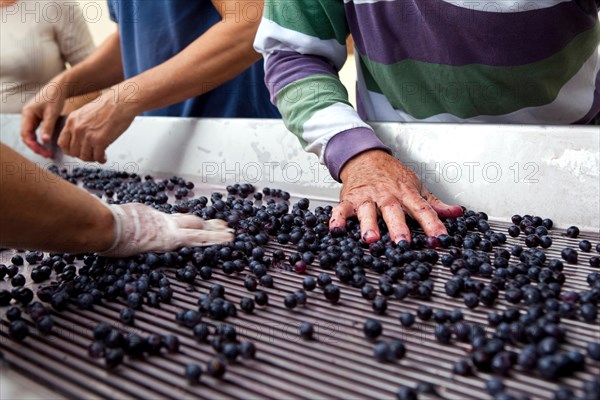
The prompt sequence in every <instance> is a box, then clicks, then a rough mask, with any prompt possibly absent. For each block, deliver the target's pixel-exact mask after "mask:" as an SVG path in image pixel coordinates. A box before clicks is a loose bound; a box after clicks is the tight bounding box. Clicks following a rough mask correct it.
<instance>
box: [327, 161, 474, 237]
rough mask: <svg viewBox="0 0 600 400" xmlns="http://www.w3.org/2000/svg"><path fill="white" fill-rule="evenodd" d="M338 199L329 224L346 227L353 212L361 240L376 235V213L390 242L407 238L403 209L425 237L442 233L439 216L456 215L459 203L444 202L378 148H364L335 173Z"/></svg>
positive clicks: (460, 213)
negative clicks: (357, 221)
mask: <svg viewBox="0 0 600 400" xmlns="http://www.w3.org/2000/svg"><path fill="white" fill-rule="evenodd" d="M340 177H341V180H342V182H343V187H342V191H341V193H340V204H339V205H338V206H336V207H335V208H334V209H333V212H332V214H331V219H330V221H329V229H330V230H331V229H333V228H335V227H344V226H346V220H347V219H348V218H350V217H352V216H357V217H358V219H359V221H360V232H361V237H362V238H363V240H364V241H365V242H366V243H374V242H376V241H378V240H379V239H380V238H381V234H380V232H379V228H378V227H377V215H378V212H380V213H381V215H382V217H383V219H384V221H385V223H386V225H387V227H388V230H389V233H390V237H391V238H392V240H393V241H394V242H396V243H397V242H399V241H400V240H406V241H408V242H410V240H411V236H410V230H409V228H408V226H407V225H406V218H405V216H404V213H406V214H408V215H410V216H411V217H412V218H413V219H415V220H416V221H417V222H418V223H419V224H420V225H421V227H422V228H423V230H424V231H425V234H426V235H427V236H439V235H442V234H446V233H448V232H447V231H446V227H445V226H444V224H443V223H442V222H441V221H440V218H455V217H459V216H460V215H462V208H461V207H460V206H449V205H447V204H444V203H442V202H441V201H440V200H438V199H437V198H436V197H435V196H434V195H432V194H431V192H429V191H428V190H427V189H426V188H425V187H424V186H423V185H422V184H421V182H420V180H419V178H418V177H417V176H416V175H415V173H414V172H413V171H411V170H410V169H409V168H408V167H406V166H405V165H403V164H402V163H401V162H400V161H398V160H397V159H396V158H394V157H393V156H391V155H389V154H388V153H386V152H385V151H382V150H370V151H365V152H364V153H361V154H359V155H357V156H356V157H354V158H352V159H351V160H350V161H348V162H347V163H346V164H345V165H344V167H343V168H342V171H341V173H340Z"/></svg>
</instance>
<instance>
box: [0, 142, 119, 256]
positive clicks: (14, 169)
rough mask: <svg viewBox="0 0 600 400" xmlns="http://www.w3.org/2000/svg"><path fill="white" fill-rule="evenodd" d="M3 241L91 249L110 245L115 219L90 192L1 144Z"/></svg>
mask: <svg viewBox="0 0 600 400" xmlns="http://www.w3.org/2000/svg"><path fill="white" fill-rule="evenodd" d="M0 164H1V169H2V174H1V176H0V183H1V186H2V191H1V192H0V245H1V246H2V247H13V248H27V249H32V250H33V249H36V250H37V249H39V250H55V251H64V252H87V251H98V250H106V249H108V248H109V247H110V246H111V244H112V243H113V240H114V227H113V225H114V220H113V216H112V213H111V212H110V210H109V209H108V207H106V206H104V205H103V204H102V203H101V202H100V201H99V200H98V199H96V198H94V197H93V196H92V195H90V194H89V193H87V192H85V191H84V190H82V189H79V188H77V187H76V186H74V185H72V184H71V183H69V182H67V181H65V180H63V179H62V178H60V177H58V176H55V175H54V174H52V173H51V172H49V171H47V170H43V169H41V168H40V167H38V166H37V165H36V164H34V163H32V162H31V161H29V160H27V159H26V158H24V157H23V156H21V155H20V154H18V153H16V152H15V151H14V150H12V149H11V148H9V147H7V146H5V145H4V144H0Z"/></svg>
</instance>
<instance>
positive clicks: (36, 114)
mask: <svg viewBox="0 0 600 400" xmlns="http://www.w3.org/2000/svg"><path fill="white" fill-rule="evenodd" d="M65 100H66V90H65V89H64V88H62V87H61V86H60V85H59V84H57V83H55V82H51V83H49V84H48V85H46V86H45V87H44V88H43V89H42V90H40V91H39V92H38V93H37V94H36V95H35V96H34V98H33V99H31V100H30V101H29V102H28V103H27V104H26V105H25V107H23V111H22V112H21V117H22V118H21V139H22V140H23V142H24V143H25V144H26V145H27V147H29V148H30V149H31V150H33V152H34V153H36V154H38V155H40V156H42V157H46V158H50V157H52V155H53V154H52V152H51V151H50V150H48V149H46V148H45V147H44V146H43V145H42V142H43V143H50V140H51V139H52V134H53V133H54V127H55V126H56V121H57V120H58V117H60V113H61V111H62V109H63V107H64V105H65ZM38 127H40V131H41V135H40V136H41V137H40V139H41V141H42V142H39V141H38V138H37V135H36V133H35V131H36V129H37V128H38Z"/></svg>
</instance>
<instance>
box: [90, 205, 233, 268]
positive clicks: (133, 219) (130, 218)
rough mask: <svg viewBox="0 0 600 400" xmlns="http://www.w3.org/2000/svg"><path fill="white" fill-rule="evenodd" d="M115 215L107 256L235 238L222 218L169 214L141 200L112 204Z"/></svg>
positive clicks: (157, 250)
mask: <svg viewBox="0 0 600 400" xmlns="http://www.w3.org/2000/svg"><path fill="white" fill-rule="evenodd" d="M108 208H109V209H110V210H111V212H112V214H113V216H114V218H115V240H114V242H113V245H112V246H111V247H110V248H109V249H108V250H106V251H104V252H102V253H98V254H100V255H102V256H106V257H128V256H131V255H134V254H138V253H144V252H148V251H156V252H166V251H171V250H174V249H177V248H179V247H183V246H190V247H196V246H210V245H213V244H218V243H224V242H230V241H232V240H233V233H232V230H231V229H229V228H227V223H226V222H225V221H222V220H216V219H214V220H209V221H205V220H203V219H201V218H199V217H197V216H195V215H190V214H166V213H163V212H160V211H157V210H155V209H153V208H152V207H149V206H146V205H144V204H140V203H131V204H124V205H111V206H108Z"/></svg>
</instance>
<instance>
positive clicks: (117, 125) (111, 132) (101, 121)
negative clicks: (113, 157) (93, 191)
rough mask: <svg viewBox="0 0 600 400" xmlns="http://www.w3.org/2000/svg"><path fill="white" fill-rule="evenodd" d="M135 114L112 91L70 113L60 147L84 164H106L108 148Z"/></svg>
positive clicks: (59, 143) (61, 133)
mask: <svg viewBox="0 0 600 400" xmlns="http://www.w3.org/2000/svg"><path fill="white" fill-rule="evenodd" d="M135 115H136V114H135V112H134V111H132V110H131V109H130V108H129V107H128V106H127V105H126V104H122V103H120V102H118V100H116V99H115V98H114V94H113V93H112V91H107V92H106V93H104V94H103V95H102V96H100V97H99V98H98V99H96V100H94V101H93V102H91V103H88V104H86V105H84V106H83V107H81V108H80V109H78V110H76V111H74V112H72V113H71V114H69V117H68V118H67V121H66V123H65V127H64V128H63V130H62V131H61V132H60V136H59V138H58V146H59V147H60V148H61V149H62V150H63V151H64V152H65V154H68V155H70V156H73V157H77V158H80V159H81V160H83V161H96V162H99V163H105V162H106V154H105V150H106V148H107V147H108V146H109V145H110V144H111V143H112V142H114V141H115V140H117V138H118V137H119V136H121V134H122V133H123V132H125V130H126V129H127V128H128V127H129V125H131V123H132V122H133V119H134V118H135Z"/></svg>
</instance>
